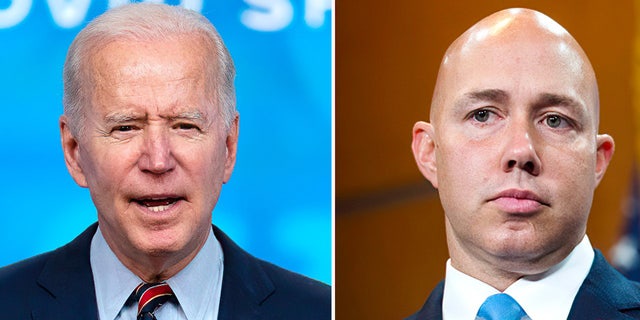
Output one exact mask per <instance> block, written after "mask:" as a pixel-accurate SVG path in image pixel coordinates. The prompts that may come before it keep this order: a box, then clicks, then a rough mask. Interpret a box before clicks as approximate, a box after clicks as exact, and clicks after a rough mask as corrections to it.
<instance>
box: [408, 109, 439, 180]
mask: <svg viewBox="0 0 640 320" xmlns="http://www.w3.org/2000/svg"><path fill="white" fill-rule="evenodd" d="M411 149H412V150H413V157H414V158H415V159H416V163H417V164H418V169H420V172H422V175H423V176H424V177H425V178H427V180H429V181H430V182H431V184H432V185H433V187H434V188H436V189H437V188H438V166H437V161H436V160H437V159H436V141H435V135H434V132H433V126H432V125H431V124H430V123H427V122H423V121H418V122H416V124H415V125H414V126H413V141H412V143H411Z"/></svg>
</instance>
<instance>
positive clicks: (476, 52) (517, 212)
mask: <svg viewBox="0 0 640 320" xmlns="http://www.w3.org/2000/svg"><path fill="white" fill-rule="evenodd" d="M598 118H599V101H598V86H597V83H596V78H595V74H594V71H593V68H592V67H591V64H590V63H589V59H588V58H587V56H586V54H585V53H584V51H583V50H582V49H581V48H580V46H579V45H578V43H577V42H576V40H575V39H574V38H573V37H572V36H571V35H570V34H569V33H568V32H567V31H566V30H565V29H564V28H563V27H562V26H560V25H559V24H558V23H556V22H555V21H553V20H552V19H550V18H549V17H547V16H545V15H543V14H541V13H540V12H536V11H533V10H528V9H508V10H504V11H500V12H497V13H495V14H493V15H491V16H489V17H487V18H485V19H483V20H481V21H480V22H478V23H477V24H476V25H474V26H473V27H471V28H470V29H469V30H467V31H466V32H465V33H464V34H462V35H461V36H460V37H459V38H458V39H456V40H455V41H454V42H453V44H452V45H451V46H450V47H449V49H448V50H447V52H446V54H445V56H444V58H443V60H442V64H441V66H440V71H439V73H438V79H437V82H436V87H435V90H434V94H433V100H432V104H431V111H430V123H427V122H422V121H421V122H418V123H416V124H415V126H414V128H413V143H412V149H413V154H414V156H415V160H416V162H417V164H418V168H419V169H420V172H422V174H423V175H424V176H425V177H426V178H427V180H429V181H430V182H431V184H432V185H433V186H434V187H435V188H436V189H437V190H438V193H439V196H440V200H441V202H442V206H443V208H444V212H445V217H446V218H445V229H446V235H447V244H448V249H449V254H450V259H449V261H447V264H446V277H445V280H444V281H443V282H441V283H440V284H439V285H438V286H437V287H436V288H435V289H434V291H433V292H432V293H431V295H430V297H429V298H428V300H427V302H426V303H425V305H424V306H423V307H422V309H421V310H420V311H418V312H417V313H416V314H414V315H413V316H411V317H410V318H409V319H456V320H460V319H511V318H508V315H509V314H511V315H512V316H514V318H513V319H545V320H546V319H581V320H584V319H640V285H639V284H638V283H635V282H631V281H629V280H627V279H625V278H624V277H623V276H622V275H621V274H619V273H618V272H616V271H615V270H614V269H613V268H612V267H611V266H610V265H609V264H608V263H607V262H606V260H605V259H604V258H603V256H602V254H601V253H600V252H598V251H594V249H593V248H592V246H591V244H590V243H589V239H588V237H587V235H586V227H587V219H588V217H589V211H590V208H591V203H592V201H593V193H594V191H595V188H596V187H597V186H598V184H599V183H600V181H601V180H602V178H603V176H604V174H605V171H606V169H607V166H608V164H609V161H610V160H611V157H612V155H613V151H614V142H613V139H612V138H611V137H610V136H608V135H606V134H598V121H599V120H598Z"/></svg>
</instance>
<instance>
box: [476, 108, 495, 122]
mask: <svg viewBox="0 0 640 320" xmlns="http://www.w3.org/2000/svg"><path fill="white" fill-rule="evenodd" d="M489 116H491V112H490V111H489V110H477V111H474V112H473V119H475V120H476V121H478V122H487V121H488V120H489Z"/></svg>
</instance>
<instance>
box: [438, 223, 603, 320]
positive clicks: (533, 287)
mask: <svg viewBox="0 0 640 320" xmlns="http://www.w3.org/2000/svg"><path fill="white" fill-rule="evenodd" d="M594 256H595V253H594V252H593V248H592V247H591V243H590V242H589V238H587V236H586V235H585V237H584V239H583V240H582V241H581V242H580V243H579V244H578V245H577V246H576V247H575V248H574V249H573V251H571V253H570V254H569V255H568V256H567V257H566V258H565V259H564V260H562V261H561V262H560V263H558V264H557V265H555V266H553V267H552V268H551V269H549V270H547V271H546V272H544V273H542V274H539V275H534V276H525V277H522V278H520V279H518V280H517V281H516V282H514V283H513V284H512V285H511V286H509V287H508V288H507V289H506V290H505V291H504V293H507V294H509V295H510V296H512V297H513V298H514V299H515V300H516V301H517V302H518V303H519V304H520V306H521V307H522V308H523V309H524V311H525V312H526V313H527V315H529V317H530V318H531V319H533V320H555V319H567V317H568V316H569V311H570V310H571V305H572V304H573V300H574V298H575V296H576V294H577V293H578V290H579V289H580V286H581V285H582V282H584V279H585V278H586V277H587V274H588V273H589V270H590V269H591V265H592V264H593V259H594ZM496 293H500V291H498V290H496V289H495V288H493V287H492V286H490V285H488V284H486V283H484V282H482V281H480V280H478V279H475V278H473V277H470V276H468V275H466V274H464V273H462V272H460V271H458V270H457V269H455V268H454V267H453V266H451V260H450V259H449V261H447V271H446V276H445V281H444V297H443V301H442V317H443V319H444V320H463V319H469V320H472V319H475V317H476V314H477V313H478V309H480V306H481V305H482V303H483V302H484V301H485V300H486V299H487V297H489V296H491V295H494V294H496Z"/></svg>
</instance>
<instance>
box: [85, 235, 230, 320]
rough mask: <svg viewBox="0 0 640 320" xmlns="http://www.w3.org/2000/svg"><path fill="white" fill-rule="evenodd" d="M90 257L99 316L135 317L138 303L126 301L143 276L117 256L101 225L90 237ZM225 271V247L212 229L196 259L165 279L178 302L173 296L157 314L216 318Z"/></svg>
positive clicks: (192, 319) (112, 319)
mask: <svg viewBox="0 0 640 320" xmlns="http://www.w3.org/2000/svg"><path fill="white" fill-rule="evenodd" d="M90 259H91V269H92V272H93V282H94V284H95V288H96V299H97V303H98V315H99V319H100V320H119V319H135V318H136V314H137V307H138V306H137V303H135V302H132V301H129V303H127V302H128V301H127V300H128V298H129V296H130V295H131V293H132V292H133V290H134V289H135V288H136V286H138V285H139V284H140V283H141V282H142V280H141V279H140V278H139V277H138V276H136V275H135V274H133V273H132V272H131V271H130V270H129V269H127V267H125V266H124V265H123V264H122V263H121V262H120V260H118V258H117V257H116V255H115V254H114V253H113V251H112V250H111V248H110V247H109V245H108V244H107V242H106V241H105V239H104V237H103V236H102V232H100V228H98V231H97V232H96V234H95V235H94V236H93V239H92V241H91V252H90ZM222 273H223V256H222V248H221V247H220V243H219V242H218V240H217V239H216V237H215V235H214V234H213V230H211V231H210V232H209V236H208V237H207V240H206V242H205V244H204V246H203V247H202V249H200V251H199V252H198V254H197V255H196V256H195V257H194V258H193V260H192V261H191V262H190V263H189V264H188V265H187V266H186V267H185V268H184V269H182V270H181V271H180V272H178V273H177V274H176V275H175V276H173V277H172V278H170V279H167V280H166V282H167V283H168V284H169V286H170V287H171V289H172V290H173V293H174V295H175V297H176V298H177V300H178V302H179V303H175V302H174V301H173V300H170V301H171V302H167V303H165V304H164V305H162V307H160V308H159V309H158V311H157V312H156V316H157V317H158V318H159V319H181V320H184V319H187V320H214V319H217V318H218V309H219V306H220V293H221V291H222Z"/></svg>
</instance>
